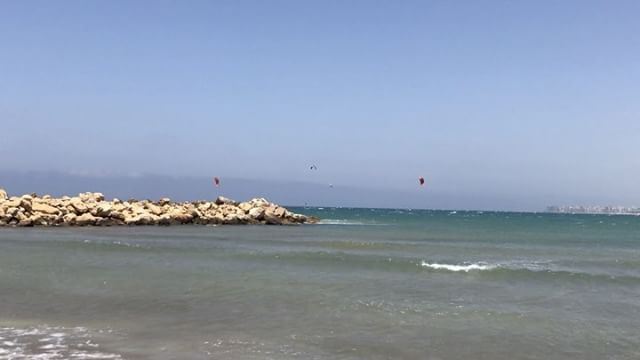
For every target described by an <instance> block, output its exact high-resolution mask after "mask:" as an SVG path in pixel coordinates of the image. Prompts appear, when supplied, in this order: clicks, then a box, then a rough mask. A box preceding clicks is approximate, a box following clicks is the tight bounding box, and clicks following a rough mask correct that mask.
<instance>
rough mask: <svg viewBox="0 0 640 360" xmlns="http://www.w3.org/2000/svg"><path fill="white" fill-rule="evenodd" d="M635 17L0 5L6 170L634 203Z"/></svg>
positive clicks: (309, 6)
mask: <svg viewBox="0 0 640 360" xmlns="http://www.w3.org/2000/svg"><path fill="white" fill-rule="evenodd" d="M638 19H640V2H639V1H635V0H633V1H584V0H579V1H568V0H567V1H493V2H492V1H328V0H323V1H235V0H234V1H201V2H199V1H186V2H180V1H148V2H145V1H3V2H0V125H1V127H0V154H2V157H1V160H0V167H1V168H2V169H4V170H35V169H44V170H57V171H63V172H75V173H92V174H95V173H105V174H130V173H156V174H169V175H176V176H212V175H218V176H221V177H233V178H246V179H271V180H280V179H287V180H293V181H313V182H318V183H333V184H334V185H335V186H344V187H353V186H360V185H362V186H365V187H368V188H373V189H375V188H379V189H396V190H403V191H412V190H413V189H415V188H416V184H417V180H416V179H417V177H418V176H420V175H422V176H424V177H425V178H426V180H427V185H428V188H427V189H425V190H426V191H428V192H432V193H433V194H440V195H439V196H442V194H464V195H465V196H470V197H473V196H475V195H477V196H480V197H483V198H487V197H489V198H490V197H491V196H495V197H496V198H502V199H504V198H509V199H511V200H513V201H514V202H515V203H517V202H518V199H522V201H523V204H524V203H525V200H526V199H531V198H535V197H551V198H553V199H557V203H572V202H575V200H576V199H581V200H583V202H584V201H587V202H588V201H592V202H596V201H597V202H611V203H621V204H626V205H633V204H639V205H640V152H639V149H640V21H639V20H638ZM310 164H317V166H318V171H314V172H310V171H309V170H308V166H309V165H310Z"/></svg>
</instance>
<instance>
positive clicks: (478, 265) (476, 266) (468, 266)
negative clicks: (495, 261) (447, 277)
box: [420, 260, 497, 272]
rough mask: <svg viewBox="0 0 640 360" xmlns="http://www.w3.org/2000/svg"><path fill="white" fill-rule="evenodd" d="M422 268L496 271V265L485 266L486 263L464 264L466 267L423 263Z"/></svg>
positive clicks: (455, 270) (456, 270)
mask: <svg viewBox="0 0 640 360" xmlns="http://www.w3.org/2000/svg"><path fill="white" fill-rule="evenodd" d="M420 265H421V266H422V267H426V268H430V269H434V270H448V271H454V272H458V271H464V272H469V271H472V270H491V269H495V268H496V267H497V266H496V265H490V264H484V263H472V264H464V265H455V264H438V263H431V264H430V263H428V262H426V261H424V260H423V261H422V263H421V264H420Z"/></svg>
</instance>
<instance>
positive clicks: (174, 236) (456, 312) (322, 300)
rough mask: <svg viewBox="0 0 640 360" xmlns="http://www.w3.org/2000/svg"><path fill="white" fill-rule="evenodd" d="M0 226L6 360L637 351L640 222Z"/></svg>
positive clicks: (372, 212) (353, 217)
mask: <svg viewBox="0 0 640 360" xmlns="http://www.w3.org/2000/svg"><path fill="white" fill-rule="evenodd" d="M292 210H294V211H296V212H300V213H304V214H308V215H314V216H318V217H319V218H321V219H322V221H321V222H320V223H319V224H313V225H295V226H216V227H214V226H173V227H112V228H99V227H95V228H0V359H39V360H43V359H461V360H467V359H469V360H470V359H474V360H475V359H491V360H503V359H504V360H513V359H545V360H547V359H594V360H595V359H597V360H601V359H640V217H637V216H606V215H572V214H547V213H513V212H489V211H485V212H480V211H429V210H411V209H351V208H292Z"/></svg>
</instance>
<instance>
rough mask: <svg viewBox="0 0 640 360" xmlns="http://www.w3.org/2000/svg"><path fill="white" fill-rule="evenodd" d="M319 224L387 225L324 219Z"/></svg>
mask: <svg viewBox="0 0 640 360" xmlns="http://www.w3.org/2000/svg"><path fill="white" fill-rule="evenodd" d="M318 224H319V225H360V226H365V225H366V226H370V225H385V224H376V223H366V222H362V221H353V220H344V219H322V220H320V221H319V222H318Z"/></svg>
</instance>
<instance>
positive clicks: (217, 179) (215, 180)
mask: <svg viewBox="0 0 640 360" xmlns="http://www.w3.org/2000/svg"><path fill="white" fill-rule="evenodd" d="M213 184H214V185H215V186H216V187H218V186H220V178H218V177H217V176H215V177H214V178H213Z"/></svg>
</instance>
